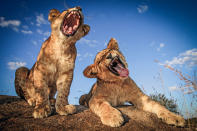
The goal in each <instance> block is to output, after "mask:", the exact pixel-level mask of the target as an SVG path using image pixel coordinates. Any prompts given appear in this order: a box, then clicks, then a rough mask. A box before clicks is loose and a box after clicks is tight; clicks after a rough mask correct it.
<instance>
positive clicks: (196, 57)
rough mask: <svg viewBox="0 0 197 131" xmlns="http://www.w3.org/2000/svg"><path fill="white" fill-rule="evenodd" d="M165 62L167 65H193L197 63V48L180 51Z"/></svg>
mask: <svg viewBox="0 0 197 131" xmlns="http://www.w3.org/2000/svg"><path fill="white" fill-rule="evenodd" d="M165 64H167V65H169V66H176V65H180V66H182V65H184V64H186V65H187V66H188V67H193V66H196V65H197V48H194V49H191V50H187V51H185V52H183V53H180V54H179V55H178V56H177V57H174V58H173V59H172V60H170V61H168V60H167V61H165Z"/></svg>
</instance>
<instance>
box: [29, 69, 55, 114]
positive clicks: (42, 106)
mask: <svg viewBox="0 0 197 131" xmlns="http://www.w3.org/2000/svg"><path fill="white" fill-rule="evenodd" d="M33 78H34V79H33ZM33 78H32V79H33V84H32V86H29V87H28V88H27V92H28V94H29V95H30V96H31V99H29V100H28V103H29V104H31V103H30V100H32V102H33V103H35V108H34V112H33V116H34V118H44V117H47V116H49V115H50V114H51V106H50V102H49V94H48V85H47V84H46V80H45V76H44V75H43V73H42V72H41V71H36V70H35V72H34V76H33Z"/></svg>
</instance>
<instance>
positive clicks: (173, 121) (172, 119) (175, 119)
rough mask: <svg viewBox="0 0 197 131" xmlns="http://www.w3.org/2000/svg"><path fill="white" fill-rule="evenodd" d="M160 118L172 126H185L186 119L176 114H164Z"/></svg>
mask: <svg viewBox="0 0 197 131" xmlns="http://www.w3.org/2000/svg"><path fill="white" fill-rule="evenodd" d="M159 117H160V118H161V119H162V121H164V122H165V123H167V124H170V125H175V126H181V127H183V126H184V125H185V120H184V118H183V117H181V116H179V115H176V114H174V113H167V114H164V113H162V114H160V116H159Z"/></svg>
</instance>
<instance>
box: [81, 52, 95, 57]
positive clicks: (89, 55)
mask: <svg viewBox="0 0 197 131" xmlns="http://www.w3.org/2000/svg"><path fill="white" fill-rule="evenodd" d="M83 57H85V58H86V57H93V54H90V53H88V52H86V53H85V54H84V56H83Z"/></svg>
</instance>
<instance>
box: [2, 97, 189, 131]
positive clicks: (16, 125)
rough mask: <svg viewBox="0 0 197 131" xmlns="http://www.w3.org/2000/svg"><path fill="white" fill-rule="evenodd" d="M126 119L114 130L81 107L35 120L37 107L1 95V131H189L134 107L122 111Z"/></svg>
mask: <svg viewBox="0 0 197 131" xmlns="http://www.w3.org/2000/svg"><path fill="white" fill-rule="evenodd" d="M118 109H119V110H120V111H121V112H122V113H123V114H124V118H125V123H124V125H122V126H121V127H118V128H112V127H108V126H105V125H103V124H102V123H101V121H100V119H99V118H98V117H97V116H96V115H95V114H93V113H92V112H91V111H90V110H89V109H87V108H85V107H83V106H77V110H78V113H76V114H73V115H68V116H60V115H58V114H57V113H56V112H55V111H54V112H53V114H52V115H51V116H49V117H47V118H44V119H34V118H33V117H32V112H33V107H30V106H29V105H28V104H27V103H26V102H25V101H24V100H22V99H20V98H18V97H16V96H0V130H14V131H17V130H42V131H43V130H47V131H50V130H54V131H57V130H84V131H88V130H90V131H93V130H102V131H104V130H107V131H108V130H114V131H124V130H125V131H128V130H133V131H145V130H146V131H153V130H156V131H185V130H186V131H189V130H190V129H188V128H180V127H175V126H170V125H167V124H165V123H163V122H162V121H161V120H160V119H158V118H157V117H156V116H155V115H154V114H151V113H147V112H143V111H139V110H136V109H135V108H134V107H132V106H123V107H119V108H118Z"/></svg>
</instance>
